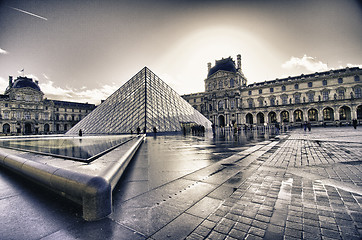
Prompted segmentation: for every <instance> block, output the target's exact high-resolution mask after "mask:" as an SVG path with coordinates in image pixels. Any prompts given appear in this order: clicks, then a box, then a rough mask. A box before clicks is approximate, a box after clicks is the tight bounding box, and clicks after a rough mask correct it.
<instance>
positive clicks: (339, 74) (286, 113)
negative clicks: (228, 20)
mask: <svg viewBox="0 0 362 240" xmlns="http://www.w3.org/2000/svg"><path fill="white" fill-rule="evenodd" d="M361 75H362V69H360V68H358V67H353V68H348V67H347V68H343V69H338V70H330V71H326V72H316V73H313V74H302V75H300V76H294V77H288V78H281V79H275V80H271V81H264V82H259V83H253V84H247V78H246V77H245V76H244V74H243V72H242V68H241V55H237V63H236V64H235V61H234V60H233V59H232V58H231V57H229V58H226V59H221V60H217V61H216V62H215V65H214V66H213V67H212V66H211V63H208V74H207V78H206V79H205V80H204V81H205V92H200V93H193V94H187V95H183V96H182V97H183V98H184V99H185V100H186V101H188V102H189V103H190V104H191V105H192V106H193V107H194V108H196V109H197V110H199V111H200V112H201V113H202V114H204V115H205V116H206V117H207V118H208V119H209V120H210V121H211V122H212V123H213V124H215V126H218V127H225V126H235V124H237V126H239V127H241V126H254V127H255V126H268V125H274V124H276V123H280V124H282V125H285V126H301V124H303V123H304V122H310V123H311V124H312V125H314V126H316V125H320V126H326V125H336V126H339V125H347V124H350V123H351V121H352V120H353V119H357V120H358V122H361V121H362V83H361Z"/></svg>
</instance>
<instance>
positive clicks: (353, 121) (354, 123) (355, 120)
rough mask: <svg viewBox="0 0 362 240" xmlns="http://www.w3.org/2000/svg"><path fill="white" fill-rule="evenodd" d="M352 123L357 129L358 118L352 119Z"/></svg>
mask: <svg viewBox="0 0 362 240" xmlns="http://www.w3.org/2000/svg"><path fill="white" fill-rule="evenodd" d="M352 125H353V127H354V129H357V119H353V120H352Z"/></svg>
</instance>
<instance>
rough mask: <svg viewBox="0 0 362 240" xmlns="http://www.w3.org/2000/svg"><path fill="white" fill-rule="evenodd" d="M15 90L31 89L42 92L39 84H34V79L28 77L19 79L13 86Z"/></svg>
mask: <svg viewBox="0 0 362 240" xmlns="http://www.w3.org/2000/svg"><path fill="white" fill-rule="evenodd" d="M12 87H13V88H25V87H30V88H33V89H35V90H37V91H40V87H39V86H38V84H37V83H35V82H33V79H31V78H27V77H18V78H17V79H16V80H15V81H14V84H13V86H12Z"/></svg>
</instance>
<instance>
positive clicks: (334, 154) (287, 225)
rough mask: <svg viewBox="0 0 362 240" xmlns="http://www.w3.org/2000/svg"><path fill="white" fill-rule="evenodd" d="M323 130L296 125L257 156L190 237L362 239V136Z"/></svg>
mask: <svg viewBox="0 0 362 240" xmlns="http://www.w3.org/2000/svg"><path fill="white" fill-rule="evenodd" d="M319 131H325V129H315V130H314V132H313V133H310V132H306V133H304V132H303V131H294V132H293V133H292V134H291V136H290V137H289V138H285V139H282V140H281V141H280V142H279V143H278V144H277V145H276V146H274V147H272V148H271V149H270V150H269V151H266V152H265V153H264V154H263V155H261V156H260V157H259V158H257V159H256V161H254V162H253V163H252V164H254V165H257V166H258V167H257V170H256V171H254V173H253V174H252V175H251V176H250V177H248V178H247V179H246V180H245V181H244V182H243V183H242V184H240V185H239V186H238V187H237V188H235V191H234V192H233V193H232V194H231V195H230V196H229V197H228V198H226V199H225V201H224V202H223V203H222V204H221V206H220V207H219V208H218V209H217V210H216V211H215V212H214V213H212V214H211V215H209V216H208V217H207V218H206V219H205V220H204V221H203V222H202V223H201V224H200V226H198V227H197V228H196V229H195V231H193V232H192V233H191V234H190V235H189V236H188V237H187V239H361V237H362V211H361V204H362V179H361V178H362V167H361V162H362V157H361V154H362V139H361V136H356V137H355V138H353V136H351V137H349V138H348V141H347V142H345V141H346V139H345V138H343V137H344V134H345V133H341V132H334V133H333V131H332V133H330V134H329V137H328V138H327V139H322V140H319V139H318V132H319ZM336 133H337V135H335V134H336ZM338 134H341V136H338ZM323 135H324V136H325V135H326V134H325V133H323ZM240 162H242V160H240ZM236 164H238V162H236Z"/></svg>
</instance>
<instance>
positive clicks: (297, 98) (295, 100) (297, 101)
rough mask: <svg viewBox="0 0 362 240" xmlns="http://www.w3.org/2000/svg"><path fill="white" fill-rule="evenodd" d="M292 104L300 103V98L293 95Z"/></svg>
mask: <svg viewBox="0 0 362 240" xmlns="http://www.w3.org/2000/svg"><path fill="white" fill-rule="evenodd" d="M294 102H295V103H296V104H298V103H300V96H299V95H295V96H294Z"/></svg>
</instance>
